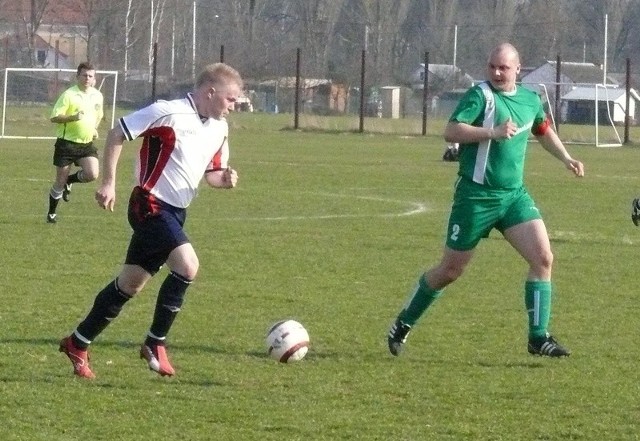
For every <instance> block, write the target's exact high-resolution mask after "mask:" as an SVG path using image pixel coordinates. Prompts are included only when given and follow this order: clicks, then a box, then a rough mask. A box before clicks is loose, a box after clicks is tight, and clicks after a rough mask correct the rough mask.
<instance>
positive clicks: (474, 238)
mask: <svg viewBox="0 0 640 441" xmlns="http://www.w3.org/2000/svg"><path fill="white" fill-rule="evenodd" d="M519 72H520V56H519V54H518V51H517V50H516V48H514V47H513V46H512V45H511V44H508V43H503V44H500V45H498V46H497V47H496V48H495V49H493V51H492V52H491V54H490V55H489V60H488V72H487V75H488V81H487V82H485V83H481V84H479V85H476V86H474V87H472V88H470V89H469V90H468V91H467V93H466V94H465V95H464V97H463V98H462V100H461V101H460V103H459V104H458V106H457V108H456V109H455V111H454V112H453V114H452V116H451V118H450V120H449V123H448V124H447V127H446V129H445V133H444V137H445V139H446V141H447V142H450V143H459V145H460V151H459V171H458V180H457V182H456V186H455V194H454V198H453V206H452V208H451V213H450V216H449V223H448V227H447V238H446V245H445V248H444V252H443V255H442V259H441V261H440V263H439V264H438V265H436V266H434V267H432V268H431V269H429V270H427V271H426V272H425V273H424V274H423V275H422V276H421V277H420V278H419V280H418V283H417V286H416V289H415V290H414V291H413V292H412V294H411V296H410V298H409V300H408V302H407V303H406V305H405V307H404V308H403V309H402V310H401V311H400V314H399V315H398V317H397V318H396V320H395V322H394V323H393V325H392V327H391V330H390V331H389V336H388V345H389V350H390V352H391V353H392V354H393V355H396V356H397V355H399V353H400V351H401V349H402V345H403V344H404V343H405V341H406V338H407V335H408V334H409V332H410V330H411V328H412V326H413V325H414V324H415V323H416V322H417V321H418V319H419V318H420V317H421V316H422V315H423V314H424V312H425V311H426V310H427V308H428V307H429V306H430V305H431V304H432V303H433V302H434V301H435V300H436V299H437V298H438V297H439V296H440V295H441V294H442V291H443V289H444V288H445V287H446V286H447V285H449V284H450V283H452V282H454V281H455V280H456V279H457V278H458V277H460V276H461V275H462V273H463V272H464V269H465V267H466V266H467V264H468V263H469V262H470V260H471V258H472V257H473V252H474V249H475V247H476V245H477V244H478V242H479V241H480V239H482V238H483V237H487V236H488V234H489V232H490V231H491V230H492V229H494V228H495V229H497V230H498V231H500V232H501V233H502V235H503V236H504V237H505V239H506V240H507V242H509V244H511V246H513V248H515V250H516V251H517V252H518V253H519V254H520V255H521V256H522V257H523V258H524V260H525V261H526V262H527V263H528V265H529V271H528V274H527V280H526V281H525V284H524V302H525V306H526V308H527V313H528V319H529V327H528V352H529V353H531V354H536V355H545V356H549V357H561V356H567V355H569V354H570V351H569V350H568V349H566V348H565V347H563V346H561V345H560V344H559V343H558V342H557V341H556V340H555V338H553V337H552V336H551V334H550V333H549V331H548V326H549V317H550V310H551V292H552V287H551V269H552V263H553V254H552V252H551V245H550V243H549V236H548V234H547V230H546V227H545V224H544V222H543V220H542V218H541V216H540V212H539V211H538V208H537V207H536V205H535V203H534V201H533V199H532V198H531V197H530V196H529V194H528V192H527V190H526V188H525V187H524V186H523V170H524V161H525V153H526V148H527V144H528V139H529V135H530V134H533V135H534V136H535V137H536V138H537V139H538V140H539V141H540V144H541V145H542V147H543V148H544V149H545V150H547V151H548V152H549V153H551V154H552V155H553V156H554V157H556V158H557V159H559V160H560V161H562V162H563V164H564V165H565V167H566V168H567V169H568V170H569V171H571V172H572V173H574V174H575V175H576V176H578V177H581V176H584V166H583V164H582V163H581V162H580V161H577V160H575V159H573V158H572V157H571V155H569V153H568V152H567V150H566V149H565V147H564V145H563V144H562V142H561V141H560V139H559V138H558V136H557V135H556V133H555V132H554V131H553V129H552V128H551V126H550V122H549V120H548V119H547V117H546V115H545V113H544V111H543V108H542V104H541V101H540V98H539V97H538V95H537V94H535V93H534V92H532V91H530V90H528V89H526V88H524V87H521V86H519V85H517V84H516V78H517V75H518V73H519Z"/></svg>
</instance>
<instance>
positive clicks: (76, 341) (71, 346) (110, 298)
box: [60, 264, 151, 378]
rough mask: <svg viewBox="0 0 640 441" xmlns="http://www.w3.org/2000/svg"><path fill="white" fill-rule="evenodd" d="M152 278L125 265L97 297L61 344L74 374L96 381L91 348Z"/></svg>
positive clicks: (136, 268) (134, 267)
mask: <svg viewBox="0 0 640 441" xmlns="http://www.w3.org/2000/svg"><path fill="white" fill-rule="evenodd" d="M150 278H151V274H149V273H148V272H147V271H146V270H144V269H143V268H141V267H139V266H137V265H126V264H125V265H124V266H123V268H122V271H121V272H120V274H119V275H118V277H116V279H115V280H113V281H111V282H109V283H108V284H107V286H105V287H104V288H103V289H102V291H100V292H99V293H98V295H97V296H96V298H95V300H94V302H93V306H92V308H91V310H90V311H89V313H88V314H87V315H86V317H85V318H84V319H83V320H82V321H81V322H80V324H79V325H78V326H77V327H76V329H75V330H74V331H73V333H72V334H71V335H70V336H69V337H65V338H64V339H62V341H61V342H60V351H61V352H64V353H65V354H67V356H68V357H69V359H70V360H71V363H72V365H73V369H74V373H75V374H76V375H78V376H80V377H85V378H93V377H94V375H93V373H92V372H91V369H90V367H89V356H88V351H87V350H88V347H89V345H90V344H91V343H92V342H93V340H94V339H95V338H96V337H97V336H98V335H100V333H102V331H104V329H105V328H106V327H107V326H108V325H109V324H110V323H111V322H112V321H113V320H114V319H115V318H116V317H118V315H119V314H120V311H121V310H122V307H123V306H124V305H125V303H127V302H128V301H129V300H130V299H131V298H132V297H133V296H134V295H135V294H136V293H137V292H139V291H140V290H141V289H142V288H143V287H144V285H145V284H146V282H147V281H148V280H149V279H150Z"/></svg>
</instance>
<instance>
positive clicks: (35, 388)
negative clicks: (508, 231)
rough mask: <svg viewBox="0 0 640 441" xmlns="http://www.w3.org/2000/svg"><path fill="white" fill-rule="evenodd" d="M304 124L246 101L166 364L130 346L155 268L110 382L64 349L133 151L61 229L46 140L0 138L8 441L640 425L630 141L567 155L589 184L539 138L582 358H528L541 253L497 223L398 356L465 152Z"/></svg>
mask: <svg viewBox="0 0 640 441" xmlns="http://www.w3.org/2000/svg"><path fill="white" fill-rule="evenodd" d="M29 124H34V125H35V124H36V123H29ZM290 124H291V121H290V116H289V117H287V116H280V117H269V116H268V115H240V114H238V115H232V118H231V125H232V135H231V145H232V164H233V166H234V167H235V168H237V170H238V172H239V175H240V182H239V186H238V187H237V188H236V189H235V190H233V191H214V190H209V189H208V188H202V191H201V192H200V194H199V196H198V197H197V198H196V199H195V201H194V203H193V204H192V206H191V207H190V209H189V216H188V220H187V226H186V230H187V232H188V234H189V236H190V238H191V240H192V242H193V244H194V246H195V248H196V251H197V252H198V254H199V257H200V262H201V265H200V274H199V276H198V278H197V279H196V281H195V283H194V284H193V286H192V287H191V288H190V290H189V292H188V294H187V299H186V302H185V305H184V307H183V310H182V312H181V314H180V315H179V317H178V319H177V321H176V323H175V326H174V327H173V330H172V333H171V335H170V348H169V351H170V354H171V357H172V361H173V364H174V366H175V367H176V369H177V375H176V377H174V378H169V379H167V378H160V377H158V376H157V375H156V374H154V373H152V372H150V371H149V370H148V369H147V367H146V364H145V363H144V362H143V361H141V360H140V359H139V358H138V347H139V344H140V343H141V341H142V339H143V337H144V334H145V333H146V331H147V329H148V326H149V323H150V319H151V314H152V311H153V304H154V302H155V295H156V293H157V289H158V287H159V285H160V282H161V281H162V279H164V275H165V274H166V273H165V272H164V271H163V272H161V273H160V274H159V276H158V277H156V278H155V279H154V280H152V282H151V283H150V284H149V285H148V286H147V288H146V290H145V291H143V293H141V294H140V295H139V297H137V298H136V299H135V300H133V301H132V302H129V304H128V305H127V306H126V308H125V310H124V311H123V313H122V314H121V315H120V317H119V318H118V319H117V320H116V321H115V322H114V323H113V324H112V325H111V326H110V327H109V328H108V329H107V330H106V331H105V332H104V333H103V334H102V335H101V336H100V337H99V338H98V339H97V340H96V342H95V344H94V345H92V348H91V353H92V366H93V370H94V372H95V373H96V375H97V379H96V380H94V381H83V380H80V379H77V378H75V377H74V376H73V375H72V370H71V365H70V364H69V362H68V361H67V359H66V357H64V356H63V355H62V354H60V353H59V352H58V347H57V345H58V341H59V339H60V338H61V337H63V336H64V335H67V334H68V333H70V332H71V331H72V330H73V329H74V327H75V326H76V324H77V323H78V321H79V320H80V319H81V318H82V317H83V316H84V314H85V313H86V312H87V310H88V308H89V307H90V305H91V303H92V301H93V298H94V296H95V294H96V293H97V292H98V291H99V290H100V289H101V288H102V287H103V286H104V285H105V284H106V283H107V282H108V281H110V280H111V279H112V278H113V277H114V276H115V275H116V274H117V272H118V270H119V268H120V265H121V263H122V259H123V258H124V253H125V249H126V246H127V243H128V238H129V226H128V224H127V223H126V202H127V199H128V195H129V190H130V187H131V182H132V169H133V164H132V160H133V156H134V153H135V151H136V150H137V143H130V144H129V145H127V146H126V150H125V151H124V154H123V157H122V158H121V162H120V167H119V184H118V197H119V199H118V201H117V205H116V210H115V212H114V213H107V212H104V211H102V210H100V209H99V208H98V207H97V205H96V204H95V202H94V199H93V193H94V191H95V188H96V185H95V184H89V185H84V186H80V185H76V186H75V187H74V191H73V193H72V201H71V202H70V203H66V204H65V203H62V202H61V206H60V207H59V223H58V224H57V225H48V224H46V223H45V213H46V201H47V193H48V189H49V187H50V185H51V181H52V179H53V174H54V169H53V166H52V165H51V153H52V147H51V142H50V141H36V140H32V141H18V140H6V139H0V171H1V175H2V186H0V201H2V210H1V211H0V232H1V234H2V238H3V242H4V245H3V246H2V247H1V248H0V256H1V262H2V267H3V271H2V272H1V273H0V295H1V296H2V307H1V308H0V398H1V399H0V440H3V441H18V440H20V441H22V440H25V441H27V440H28V441H32V440H47V441H58V440H149V439H155V440H172V439H181V440H216V441H217V440H385V441H386V440H438V441H439V440H451V441H458V440H509V441H518V440H522V441H531V440H615V441H618V440H638V439H640V435H639V432H638V425H639V424H640V404H639V402H638V397H639V396H640V382H639V381H638V371H637V362H638V337H637V335H638V319H637V296H638V283H637V278H636V277H635V275H636V274H637V265H638V264H637V262H638V258H637V256H638V253H639V252H640V251H639V249H638V244H639V243H640V230H638V229H636V228H635V227H634V226H633V224H632V223H631V221H630V217H629V207H630V201H631V199H632V198H633V197H635V196H636V195H637V194H640V176H639V174H638V167H639V166H640V161H639V151H638V147H622V148H615V149H597V148H595V147H588V146H571V147H570V150H571V152H572V153H573V154H574V156H575V157H577V158H579V159H581V160H582V161H583V162H584V163H585V165H586V172H587V176H586V177H585V178H584V179H576V178H574V177H572V175H571V174H570V173H569V172H567V171H565V170H564V168H563V166H562V164H560V163H559V162H558V161H557V160H555V159H553V158H551V156H550V155H548V154H547V153H545V152H544V151H542V149H541V148H540V147H539V146H538V145H537V144H535V143H534V144H532V146H531V149H530V153H529V158H528V164H527V183H528V188H529V190H530V191H531V193H532V194H533V196H534V198H535V199H536V201H537V203H538V206H539V208H540V209H541V211H542V212H543V215H544V217H545V220H546V223H547V228H548V229H549V233H550V235H551V237H552V241H553V243H552V245H553V248H554V253H555V271H554V286H555V292H556V296H555V298H554V307H553V317H552V331H553V332H554V334H555V335H556V336H557V337H558V339H559V340H560V341H561V342H562V343H563V344H566V345H567V346H568V347H569V348H571V349H572V350H573V355H572V356H571V357H569V358H568V359H562V360H552V359H543V358H540V357H532V356H530V355H529V354H528V353H527V351H526V315H525V312H524V305H523V280H524V276H525V274H526V270H527V268H526V265H525V263H524V262H523V261H522V260H521V259H520V258H519V257H518V256H517V255H516V253H515V251H513V250H512V249H511V248H510V247H509V246H508V244H507V243H506V242H505V241H504V240H503V239H502V237H501V236H500V235H499V234H492V235H491V236H490V237H489V238H488V239H487V240H485V241H483V242H482V243H481V244H480V246H479V248H478V252H477V254H476V258H475V260H474V261H473V262H472V264H471V265H470V267H469V269H468V271H467V272H466V273H465V274H464V276H463V277H462V278H461V279H460V280H459V281H457V282H456V283H455V284H453V285H452V286H450V287H449V288H448V289H447V291H446V293H445V295H444V296H443V298H442V299H441V300H440V301H439V302H438V303H437V304H436V305H434V307H433V308H432V309H431V310H430V311H429V313H428V314H427V315H426V316H425V317H424V318H423V320H422V321H421V322H420V323H419V324H418V326H416V328H415V331H414V332H413V333H412V335H411V336H410V338H409V341H408V344H407V347H406V350H405V352H404V353H403V354H402V356H401V357H399V358H394V357H392V356H390V355H389V353H388V351H387V347H386V333H387V330H388V327H389V325H390V323H391V322H392V320H393V318H394V317H395V315H396V314H397V312H398V310H399V309H400V307H401V306H402V304H403V303H404V301H405V299H406V297H407V295H408V293H409V291H410V289H411V288H412V286H413V284H414V283H415V281H416V279H417V277H418V275H419V274H420V272H421V271H423V270H424V268H425V267H426V266H430V265H431V264H434V263H435V262H436V261H437V260H438V259H439V257H440V252H441V247H442V243H443V240H444V239H443V233H444V227H445V222H446V217H447V213H448V209H449V206H450V199H451V195H452V184H453V181H454V179H455V174H456V164H451V163H444V162H442V161H441V155H442V152H443V149H444V142H443V141H442V139H441V138H440V137H439V136H435V135H434V136H429V137H420V136H406V134H404V133H403V134H400V135H391V134H377V135H370V134H365V135H361V134H353V133H340V131H339V130H336V132H335V133H321V132H313V133H311V132H304V131H292V130H282V128H283V127H285V126H287V125H290ZM372 124H375V122H374V123H372ZM416 124H417V127H419V122H416ZM45 125H46V124H45ZM22 129H26V130H32V128H31V126H26V125H25V126H24V127H22ZM34 130H35V129H34ZM403 130H404V129H403ZM403 130H401V132H402V131H403ZM418 133H419V129H418ZM289 317H291V318H295V319H297V320H299V321H301V322H302V323H303V324H304V325H305V326H306V327H307V329H308V330H309V333H310V335H311V340H312V346H311V350H310V352H309V354H308V355H307V357H306V358H305V359H304V360H302V361H301V362H299V363H296V364H291V365H284V364H280V363H277V362H275V361H274V360H271V359H269V358H267V357H266V355H265V346H264V337H265V332H266V330H267V329H268V327H269V326H270V325H271V324H272V323H273V322H275V321H277V320H280V319H283V318H289Z"/></svg>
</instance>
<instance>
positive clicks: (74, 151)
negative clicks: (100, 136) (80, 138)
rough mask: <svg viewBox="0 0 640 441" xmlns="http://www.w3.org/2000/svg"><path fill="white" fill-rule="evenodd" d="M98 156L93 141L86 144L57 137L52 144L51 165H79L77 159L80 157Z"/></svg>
mask: <svg viewBox="0 0 640 441" xmlns="http://www.w3.org/2000/svg"><path fill="white" fill-rule="evenodd" d="M88 157H93V158H97V157H98V150H97V149H96V147H95V146H94V145H93V142H87V143H86V144H83V143H78V142H73V141H68V140H66V139H62V138H57V139H56V143H55V144H54V151H53V165H55V166H56V167H66V166H68V165H71V164H74V165H76V166H77V165H80V164H79V163H78V161H79V160H80V159H82V158H88Z"/></svg>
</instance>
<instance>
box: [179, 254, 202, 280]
mask: <svg viewBox="0 0 640 441" xmlns="http://www.w3.org/2000/svg"><path fill="white" fill-rule="evenodd" d="M199 268H200V261H199V260H198V256H196V255H195V254H194V255H193V256H192V257H191V258H189V259H187V260H186V261H185V262H184V266H183V268H182V269H181V270H180V271H179V274H180V275H181V276H182V277H183V278H185V279H186V280H194V279H195V278H196V275H197V274H198V269H199Z"/></svg>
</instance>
